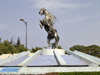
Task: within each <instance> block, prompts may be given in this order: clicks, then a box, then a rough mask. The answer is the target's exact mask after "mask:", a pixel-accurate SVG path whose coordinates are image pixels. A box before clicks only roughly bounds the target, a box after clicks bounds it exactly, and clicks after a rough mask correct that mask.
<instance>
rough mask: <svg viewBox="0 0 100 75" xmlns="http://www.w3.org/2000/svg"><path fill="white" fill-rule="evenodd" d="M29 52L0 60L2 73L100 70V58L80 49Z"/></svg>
mask: <svg viewBox="0 0 100 75" xmlns="http://www.w3.org/2000/svg"><path fill="white" fill-rule="evenodd" d="M65 51H66V52H67V53H68V54H65ZM29 54H30V51H27V52H22V53H19V54H17V55H13V56H10V57H8V58H6V59H2V60H0V74H23V73H24V74H45V73H49V72H82V71H84V72H90V71H100V58H97V57H94V56H91V55H88V54H85V53H82V52H79V51H74V52H72V51H70V50H64V49H43V50H38V51H37V52H35V53H34V54H32V55H31V56H28V55H29ZM15 70H16V71H15Z"/></svg>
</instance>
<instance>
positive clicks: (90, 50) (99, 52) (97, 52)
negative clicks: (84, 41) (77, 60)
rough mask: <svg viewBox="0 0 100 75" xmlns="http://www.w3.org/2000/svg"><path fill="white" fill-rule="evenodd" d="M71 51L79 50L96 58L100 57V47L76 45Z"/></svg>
mask: <svg viewBox="0 0 100 75" xmlns="http://www.w3.org/2000/svg"><path fill="white" fill-rule="evenodd" d="M70 50H72V51H74V50H78V51H81V52H84V53H87V54H90V55H93V56H96V57H100V47H99V46H97V45H90V46H87V47H86V46H83V45H74V46H73V47H71V48H70Z"/></svg>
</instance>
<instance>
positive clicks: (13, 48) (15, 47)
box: [0, 38, 26, 55]
mask: <svg viewBox="0 0 100 75" xmlns="http://www.w3.org/2000/svg"><path fill="white" fill-rule="evenodd" d="M23 51H26V47H24V45H21V44H20V38H18V40H17V43H14V42H13V40H12V38H11V41H10V42H9V41H8V40H4V41H3V42H0V55H1V54H8V53H11V54H14V53H20V52H23Z"/></svg>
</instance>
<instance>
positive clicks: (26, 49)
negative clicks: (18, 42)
mask: <svg viewBox="0 0 100 75" xmlns="http://www.w3.org/2000/svg"><path fill="white" fill-rule="evenodd" d="M20 21H23V22H24V23H25V25H26V51H27V22H25V21H24V19H20Z"/></svg>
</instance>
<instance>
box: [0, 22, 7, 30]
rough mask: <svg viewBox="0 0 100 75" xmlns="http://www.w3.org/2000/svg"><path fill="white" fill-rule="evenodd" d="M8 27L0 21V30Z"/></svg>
mask: <svg viewBox="0 0 100 75" xmlns="http://www.w3.org/2000/svg"><path fill="white" fill-rule="evenodd" d="M7 27H8V25H7V24H3V23H0V30H4V29H6V28H7Z"/></svg>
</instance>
